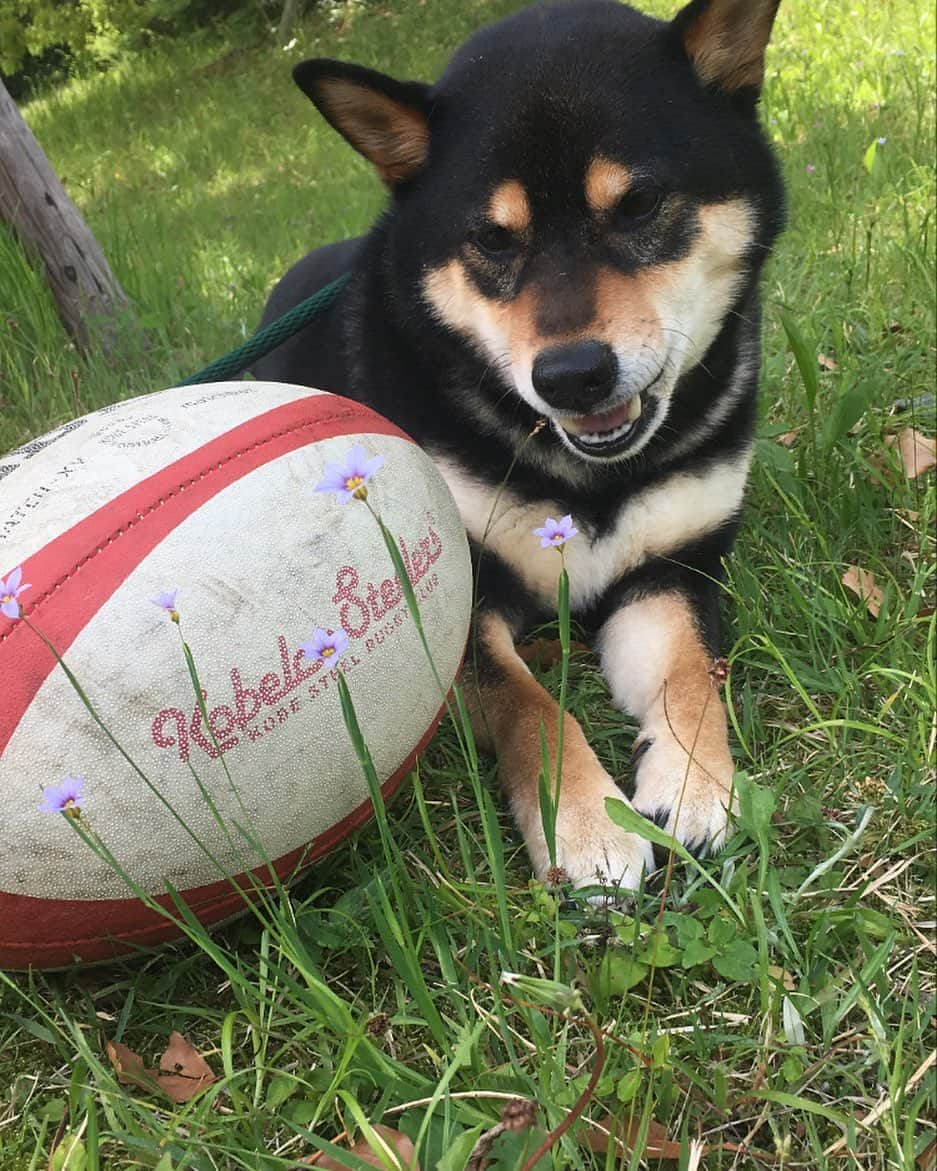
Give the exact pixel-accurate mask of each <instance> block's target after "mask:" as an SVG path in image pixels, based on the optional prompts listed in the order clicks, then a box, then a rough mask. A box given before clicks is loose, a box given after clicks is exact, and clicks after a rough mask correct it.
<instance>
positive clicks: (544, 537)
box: [534, 516, 579, 549]
mask: <svg viewBox="0 0 937 1171" xmlns="http://www.w3.org/2000/svg"><path fill="white" fill-rule="evenodd" d="M578 532H579V529H577V528H576V526H575V525H574V524H573V518H572V517H571V516H564V517H561V518H560V519H559V520H554V519H553V517H552V516H548V517H547V519H546V520H545V521H544V524H543V528H540V529H534V536H535V537H539V538H540V548H541V549H550V548H553V549H559V548H561V546H563V545H565V544H566V542H567V541H568V540H569V539H570V538H571V537H575V535H576V534H577V533H578Z"/></svg>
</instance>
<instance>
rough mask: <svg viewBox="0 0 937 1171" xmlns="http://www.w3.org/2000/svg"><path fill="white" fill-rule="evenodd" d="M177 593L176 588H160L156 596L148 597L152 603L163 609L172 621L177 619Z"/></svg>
mask: <svg viewBox="0 0 937 1171" xmlns="http://www.w3.org/2000/svg"><path fill="white" fill-rule="evenodd" d="M178 593H179V591H178V590H160V592H159V596H158V597H156V598H150V601H151V602H152V603H153V605H154V606H159V608H160V609H161V610H165V611H166V613H167V614H168V615H169V617H170V618H171V619H172V620H173V622H178V621H179V611H178V610H177V609H176V595H177V594H178Z"/></svg>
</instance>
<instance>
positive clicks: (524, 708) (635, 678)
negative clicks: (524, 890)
mask: <svg viewBox="0 0 937 1171" xmlns="http://www.w3.org/2000/svg"><path fill="white" fill-rule="evenodd" d="M777 4H778V0H692V3H690V4H689V5H688V6H687V7H685V8H684V9H683V10H682V11H681V12H680V13H679V14H678V15H677V16H676V18H675V19H674V20H673V21H671V22H670V23H666V22H662V21H658V20H653V19H651V18H649V17H646V16H644V15H641V14H640V13H638V12H636V11H634V10H633V9H631V8H628V7H626V6H625V5H622V4H619V3H616V2H615V0H578V2H576V0H574V2H572V3H561V4H549V5H537V6H534V7H531V8H527V9H524V10H523V11H520V12H518V13H517V14H515V15H514V16H511V17H509V18H508V19H506V20H503V21H501V22H499V23H497V24H494V25H492V26H490V27H488V28H485V29H482V31H480V32H479V33H478V34H476V35H475V36H473V37H472V38H471V39H470V40H469V41H468V42H467V43H466V44H465V45H464V46H463V47H462V48H461V49H460V50H459V51H458V52H457V53H456V55H455V56H454V58H453V59H452V61H451V63H450V64H449V66H448V68H447V69H446V71H445V72H444V74H443V76H442V77H441V78H440V80H439V81H438V82H437V83H436V84H435V85H423V84H419V83H416V82H410V81H408V82H400V81H395V80H393V79H392V78H390V77H387V76H385V75H383V74H380V73H376V72H373V71H372V70H369V69H364V68H361V67H358V66H355V65H348V64H343V63H341V62H337V61H329V60H313V61H305V62H303V63H302V64H300V65H298V66H297V67H296V69H295V71H294V77H295V80H296V82H297V83H298V84H299V86H300V88H301V89H302V90H303V91H304V92H305V93H306V94H307V95H308V96H309V97H310V98H311V99H312V101H313V102H314V103H315V105H316V106H317V107H318V109H319V111H320V112H321V113H322V114H323V115H324V117H325V118H326V119H327V120H328V122H330V123H331V125H332V126H333V127H334V128H335V129H336V130H338V131H339V132H340V133H341V134H342V135H344V136H345V138H346V139H347V140H348V141H349V142H350V143H351V145H352V146H353V147H354V148H355V149H356V150H358V151H359V152H360V153H361V154H362V155H364V156H365V158H367V159H368V160H370V162H371V163H373V164H374V166H375V167H376V168H377V171H378V173H379V175H380V177H381V178H382V179H383V181H384V182H385V183H386V184H387V186H388V187H389V188H390V193H391V198H390V203H389V206H388V209H387V211H386V212H385V214H384V215H383V216H381V218H380V219H379V220H378V222H377V223H376V224H375V226H374V228H373V229H372V230H371V231H370V232H369V233H368V234H367V235H366V236H364V237H361V238H359V239H356V240H350V241H346V242H343V243H338V244H332V245H330V246H329V247H326V248H322V249H320V250H318V251H317V252H314V253H312V254H310V255H309V256H307V257H306V258H305V259H304V260H301V261H300V262H299V263H298V264H297V265H296V266H295V267H294V268H293V269H291V270H290V272H289V273H288V274H287V275H286V276H285V277H284V278H283V280H282V281H281V282H280V284H279V285H278V286H277V287H276V289H275V290H274V292H273V294H272V296H271V298H270V302H269V304H268V307H267V311H266V316H265V319H264V320H265V322H266V321H270V320H272V319H273V318H275V317H278V316H279V315H280V314H282V313H283V312H285V311H286V310H287V309H288V308H290V307H291V306H292V305H294V304H296V303H297V302H298V301H300V300H301V299H303V298H304V297H306V296H308V295H310V294H311V293H312V292H314V291H315V290H316V289H318V288H320V287H321V286H323V285H324V284H325V283H326V282H328V281H330V280H331V279H332V278H333V277H335V276H337V275H338V274H339V273H341V272H345V271H350V272H351V273H352V277H351V280H350V282H349V284H348V285H347V286H346V288H345V290H344V291H343V292H342V294H341V296H340V297H339V299H338V301H337V302H336V303H335V304H334V306H333V307H332V308H331V309H330V310H329V311H328V312H327V313H326V314H325V315H324V316H322V317H320V318H319V319H317V320H316V321H315V322H314V323H312V324H311V325H310V326H308V327H307V328H306V329H305V330H304V331H302V332H301V333H300V334H298V335H297V336H296V337H294V338H293V339H292V340H290V341H289V342H288V343H286V344H284V345H283V346H281V347H280V349H279V350H277V351H275V352H274V353H273V354H272V355H271V356H269V357H268V358H266V359H263V360H262V361H259V362H258V363H256V365H255V367H254V373H255V374H256V375H257V376H258V377H262V378H268V379H277V380H283V381H288V382H298V383H301V384H304V385H311V386H317V387H320V388H322V389H326V390H332V391H335V392H337V393H339V394H343V395H346V396H349V397H352V398H356V399H359V400H361V401H363V402H365V403H368V404H369V405H371V406H372V407H374V408H375V409H376V410H378V411H379V412H381V414H383V415H385V416H387V417H389V418H390V419H392V420H394V421H395V422H396V423H397V424H399V425H400V426H401V427H402V428H403V429H404V430H406V431H407V432H409V434H410V435H411V436H413V438H415V439H416V440H417V441H418V442H419V443H420V444H421V445H422V446H423V447H424V448H425V450H426V451H427V452H429V454H430V455H431V456H432V457H433V459H434V460H435V461H436V463H437V464H438V466H439V468H440V470H441V471H442V473H443V475H444V476H445V478H446V480H447V482H448V483H449V486H450V488H451V489H452V492H453V494H454V496H455V498H456V500H457V501H458V504H459V507H460V509H461V512H462V516H463V518H464V521H465V525H466V528H467V530H468V533H469V537H470V540H471V541H472V542H473V545H474V547H475V552H476V554H478V552H479V550H480V549H481V547H482V543H483V545H484V548H483V555H482V556H480V557H479V556H477V557H476V561H477V572H478V573H479V583H478V595H479V598H480V611H479V614H478V617H477V639H476V646H477V651H478V654H477V657H476V661H475V662H474V663H473V664H472V665H471V668H470V669H471V671H472V673H473V676H472V680H471V681H470V685H469V686H467V687H466V693H467V695H468V696H469V698H470V699H471V698H473V697H474V701H473V706H474V708H475V710H474V712H473V719H474V721H475V723H476V734H477V736H478V737H479V740H480V742H481V743H482V744H483V745H486V746H488V747H490V748H491V749H492V750H493V751H494V752H495V753H496V754H497V758H498V764H499V771H500V776H501V779H502V783H503V785H504V788H505V790H506V792H507V795H508V797H509V799H510V803H511V807H512V809H513V812H514V815H515V818H516V820H517V824H518V825H519V827H520V829H521V831H522V832H523V835H524V838H525V840H526V843H527V847H528V850H529V852H530V855H531V858H532V860H533V864H534V867H535V869H536V871H537V872H538V873H539V874H543V873H545V872H546V870H547V869H548V867H549V860H548V851H547V846H546V842H545V839H544V832H543V828H542V824H541V812H540V804H539V800H538V776H539V774H540V771H541V764H542V754H541V740H540V736H541V732H540V729H541V727H543V728H544V729H545V733H546V736H547V739H548V742H549V746H550V749H551V751H555V749H556V741H557V727H558V716H557V711H556V706H555V704H554V702H553V700H552V699H551V698H550V697H549V696H548V695H547V693H546V692H545V691H544V690H543V689H542V688H541V687H540V685H539V684H538V683H537V682H536V680H535V679H534V678H533V676H532V675H531V674H530V672H529V671H528V669H527V667H526V666H525V664H524V663H523V661H522V660H521V658H520V657H519V656H518V654H517V652H516V650H515V639H516V638H517V637H518V636H519V635H520V634H522V633H523V632H524V631H525V629H528V628H529V627H530V626H532V625H534V624H536V623H538V622H540V621H543V620H546V619H547V618H548V617H549V616H550V614H551V612H552V613H553V614H555V608H556V586H557V577H558V570H559V558H558V556H557V554H556V552H555V551H554V550H553V549H549V548H547V549H542V550H541V549H539V548H538V547H537V542H536V540H535V539H534V538H533V537H532V530H533V529H534V528H535V527H537V526H538V525H542V524H543V522H544V519H545V518H546V517H547V516H552V517H560V516H563V515H565V514H567V513H569V514H571V515H572V517H573V520H574V522H575V523H576V525H577V526H578V527H579V529H580V535H579V536H577V537H576V538H575V539H574V540H573V541H571V542H570V543H569V545H568V546H567V548H566V551H565V559H566V566H567V568H568V571H569V575H570V598H571V605H572V609H573V613H574V615H575V616H576V617H577V619H579V621H580V622H582V623H584V624H586V625H587V626H589V627H591V628H592V629H594V631H595V633H596V643H597V647H598V650H599V653H600V655H601V661H602V666H603V670H604V673H605V676H606V678H607V680H608V684H609V687H610V689H611V693H612V696H613V698H614V700H615V702H616V703H617V704H619V705H620V706H621V707H623V708H624V709H626V710H628V711H629V712H631V713H633V715H635V716H636V717H637V719H638V720H639V721H640V733H639V735H638V738H637V740H636V743H635V758H636V777H635V789H634V795H633V803H634V805H635V806H636V808H637V809H638V810H640V811H641V812H642V813H644V814H645V815H647V816H648V817H650V818H653V819H654V820H655V821H657V823H658V824H660V825H662V826H665V827H666V828H667V829H668V830H673V831H675V832H676V835H677V837H678V838H679V839H680V840H681V841H683V842H684V843H686V844H687V845H688V846H689V847H690V848H691V849H693V850H697V851H702V850H705V849H707V848H712V847H716V846H718V845H719V844H720V843H721V842H722V841H724V839H725V836H726V834H727V833H728V831H729V822H730V818H729V808H730V806H731V802H732V798H731V781H732V773H733V766H732V759H731V756H730V753H729V748H728V744H727V734H726V715H725V711H724V708H723V706H722V703H721V701H720V700H719V698H718V696H716V695H712V694H711V692H712V680H711V678H710V669H711V666H712V662H713V656H714V654H716V653H717V641H718V594H719V586H718V581H719V577H720V563H721V559H722V558H723V557H724V556H725V555H726V554H727V553H728V552H729V549H730V546H731V544H732V540H733V536H734V533H735V529H736V525H737V522H738V518H739V512H740V509H741V507H742V499H743V495H744V491H745V481H746V476H747V474H748V466H749V462H750V458H751V445H752V429H753V422H754V418H755V398H756V391H757V382H758V369H759V354H760V339H759V296H758V280H759V274H760V271H761V268H762V265H763V262H764V260H765V258H766V257H767V255H768V253H769V251H770V248H771V245H772V243H773V242H774V240H775V238H776V236H777V234H778V232H779V230H780V228H781V226H782V220H783V192H782V188H781V183H780V179H779V175H778V169H777V166H776V164H775V160H774V158H773V156H772V152H771V150H770V148H769V146H768V144H767V142H766V140H765V137H764V135H763V134H762V131H761V129H760V128H759V123H758V117H757V111H756V107H757V102H758V96H759V90H760V87H761V84H762V79H763V75H764V54H765V47H766V44H767V41H768V37H769V34H770V31H771V26H772V23H773V20H774V15H775V11H776V8H777ZM509 472H510V474H508V473H509ZM505 478H507V484H506V487H504V488H503V490H502V487H501V486H502V483H503V481H505ZM608 796H616V797H620V796H621V793H620V791H619V789H618V788H617V786H616V784H615V782H614V780H613V779H612V778H611V777H610V776H609V775H608V773H607V772H606V771H605V769H604V768H603V767H602V765H601V764H600V763H599V761H598V760H597V758H596V757H595V755H594V754H593V752H592V750H591V749H590V747H589V745H588V744H587V743H586V739H585V737H584V735H583V733H582V731H581V729H580V728H579V727H578V725H577V724H576V723H575V721H573V720H572V719H570V718H567V723H566V727H565V733H564V744H563V761H562V791H561V797H560V805H559V811H558V818H557V825H556V844H557V859H556V860H557V864H558V865H559V866H560V867H562V869H563V870H565V871H566V872H567V874H568V875H569V877H570V878H571V879H572V881H573V882H575V883H577V884H587V883H591V882H594V881H596V879H597V878H600V879H604V880H605V881H607V882H609V883H612V884H621V885H623V886H625V887H633V886H635V885H636V884H637V883H638V881H639V879H640V876H641V871H642V868H645V867H647V868H650V867H651V866H652V865H653V856H652V851H651V849H650V847H649V845H648V843H647V842H646V841H645V840H644V839H642V838H641V837H639V836H637V835H634V834H629V833H626V832H624V831H623V830H621V829H619V828H618V827H616V826H615V825H614V824H613V823H612V822H611V821H610V820H609V819H608V817H607V815H606V812H605V808H604V799H605V798H606V797H608Z"/></svg>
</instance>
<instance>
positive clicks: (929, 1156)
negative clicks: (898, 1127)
mask: <svg viewBox="0 0 937 1171" xmlns="http://www.w3.org/2000/svg"><path fill="white" fill-rule="evenodd" d="M917 1167H918V1171H935V1168H937V1140H935V1141H934V1142H932V1143H931V1145H930V1146H929V1147H928V1148H927V1150H926V1151H921V1153H920V1154H919V1155H918V1157H917Z"/></svg>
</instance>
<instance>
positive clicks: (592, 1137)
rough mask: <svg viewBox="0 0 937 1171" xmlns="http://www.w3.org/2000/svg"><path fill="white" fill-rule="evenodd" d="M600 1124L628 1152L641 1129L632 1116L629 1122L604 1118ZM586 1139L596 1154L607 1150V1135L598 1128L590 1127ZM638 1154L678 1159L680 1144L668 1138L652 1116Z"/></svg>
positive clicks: (601, 1153) (656, 1157)
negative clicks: (642, 1147) (645, 1138)
mask: <svg viewBox="0 0 937 1171" xmlns="http://www.w3.org/2000/svg"><path fill="white" fill-rule="evenodd" d="M602 1126H604V1127H605V1129H606V1130H607V1131H610V1132H611V1140H612V1141H613V1142H615V1143H616V1145H619V1146H622V1147H624V1148H625V1150H626V1151H627V1152H628V1153H629V1154H630V1153H631V1152H632V1151H633V1150H634V1145H635V1142H636V1140H637V1137H638V1133H639V1132H640V1130H641V1123H640V1121H639V1120H638V1119H637V1118H632V1119H631V1120H630V1123H629V1122H628V1121H627V1120H625V1121H623V1122H616V1121H615V1120H614V1119H613V1118H605V1119H602ZM588 1141H589V1147H590V1149H591V1150H593V1151H595V1152H596V1153H597V1154H600V1155H604V1154H605V1153H606V1151H607V1150H608V1144H609V1136H608V1135H605V1134H603V1133H602V1132H601V1131H600V1130H593V1129H590V1130H589V1139H588ZM640 1154H642V1155H649V1156H650V1157H651V1158H653V1159H679V1158H680V1144H679V1143H675V1142H674V1141H673V1139H670V1138H668V1137H667V1131H666V1130H664V1128H663V1127H662V1126H661V1124H660V1123H659V1122H655V1121H654V1119H653V1118H652V1119H651V1124H650V1126H649V1127H648V1130H647V1140H646V1141H645V1144H644V1150H643V1151H641V1152H640Z"/></svg>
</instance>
